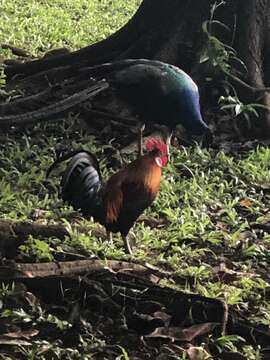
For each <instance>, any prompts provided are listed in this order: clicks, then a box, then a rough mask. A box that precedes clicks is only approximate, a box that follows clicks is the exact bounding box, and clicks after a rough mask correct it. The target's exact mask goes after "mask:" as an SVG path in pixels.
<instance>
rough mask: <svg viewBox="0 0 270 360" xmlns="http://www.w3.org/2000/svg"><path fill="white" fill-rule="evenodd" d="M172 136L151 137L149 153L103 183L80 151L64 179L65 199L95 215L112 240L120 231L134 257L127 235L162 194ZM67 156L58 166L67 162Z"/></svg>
mask: <svg viewBox="0 0 270 360" xmlns="http://www.w3.org/2000/svg"><path fill="white" fill-rule="evenodd" d="M169 143H170V136H169V135H168V134H167V135H166V138H164V142H163V141H162V140H161V139H160V138H150V139H148V140H147V141H146V143H145V148H146V151H147V153H146V154H145V155H141V156H138V158H137V159H136V160H134V161H132V162H131V163H129V164H128V165H126V166H125V167H123V168H122V169H121V170H120V171H118V172H117V173H115V174H114V175H112V176H111V177H110V178H109V180H108V181H107V182H105V183H104V182H103V181H102V179H101V175H100V170H99V166H98V161H97V159H96V157H95V156H94V155H92V154H91V153H89V152H87V151H78V152H76V153H75V154H74V153H73V154H72V155H73V156H72V155H71V156H72V158H71V160H70V162H69V163H68V165H67V167H66V169H65V171H64V173H63V175H62V180H61V190H62V198H63V200H64V201H66V202H68V203H69V204H70V205H72V206H73V208H74V209H76V210H80V211H81V212H82V214H83V216H85V217H90V216H92V217H93V218H94V220H95V221H98V222H99V223H100V224H102V225H104V226H105V228H106V231H107V235H108V237H109V239H110V240H111V239H112V233H117V232H120V233H121V235H122V238H123V241H124V245H125V249H126V251H127V252H128V253H129V254H132V250H131V246H130V244H129V241H128V233H129V231H130V229H131V227H132V226H133V224H134V223H135V221H136V220H137V218H138V217H139V216H140V214H142V212H143V211H144V210H145V209H146V208H147V207H148V206H150V205H151V204H152V202H153V201H154V199H155V197H156V195H157V194H158V191H159V186H160V179H161V168H162V167H164V166H165V165H166V164H167V162H168V157H169ZM67 158H70V156H68V155H66V156H63V157H62V158H60V159H58V160H56V162H55V163H54V164H53V165H52V166H51V167H50V169H49V170H48V174H49V173H50V172H51V170H52V168H54V167H55V165H56V164H59V163H60V162H62V161H64V160H67Z"/></svg>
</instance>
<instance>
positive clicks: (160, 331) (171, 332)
mask: <svg viewBox="0 0 270 360" xmlns="http://www.w3.org/2000/svg"><path fill="white" fill-rule="evenodd" d="M216 326H217V323H204V324H197V325H192V326H190V327H189V328H180V327H159V328H156V329H155V330H154V331H153V332H152V333H151V334H149V335H147V336H146V337H149V338H167V339H170V340H171V341H189V342H190V341H192V340H193V339H195V338H196V337H197V336H201V335H204V334H207V333H209V332H211V331H212V330H213V329H214V328H215V327H216Z"/></svg>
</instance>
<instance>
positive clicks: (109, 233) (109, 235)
mask: <svg viewBox="0 0 270 360" xmlns="http://www.w3.org/2000/svg"><path fill="white" fill-rule="evenodd" d="M106 235H107V241H108V243H109V244H110V245H112V244H113V237H112V232H111V231H109V230H106Z"/></svg>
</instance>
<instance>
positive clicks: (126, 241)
mask: <svg viewBox="0 0 270 360" xmlns="http://www.w3.org/2000/svg"><path fill="white" fill-rule="evenodd" d="M122 239H123V242H124V245H125V250H126V252H127V253H128V254H130V255H132V249H131V246H130V243H129V239H128V235H123V234H122Z"/></svg>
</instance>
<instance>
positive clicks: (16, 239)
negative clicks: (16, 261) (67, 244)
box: [0, 220, 69, 258]
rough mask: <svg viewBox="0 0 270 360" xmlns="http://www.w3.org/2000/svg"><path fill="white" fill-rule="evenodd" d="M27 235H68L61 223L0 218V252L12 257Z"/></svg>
mask: <svg viewBox="0 0 270 360" xmlns="http://www.w3.org/2000/svg"><path fill="white" fill-rule="evenodd" d="M29 235H32V236H33V237H41V238H49V237H56V238H58V239H61V240H64V239H65V237H66V236H69V233H68V231H67V230H66V228H65V227H64V226H63V225H41V224H35V223H30V222H25V221H22V222H14V221H10V220H0V254H1V255H2V256H5V257H8V258H12V257H13V256H14V255H15V254H16V252H17V249H18V247H19V246H20V245H22V244H24V243H25V241H27V239H28V237H29Z"/></svg>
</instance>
